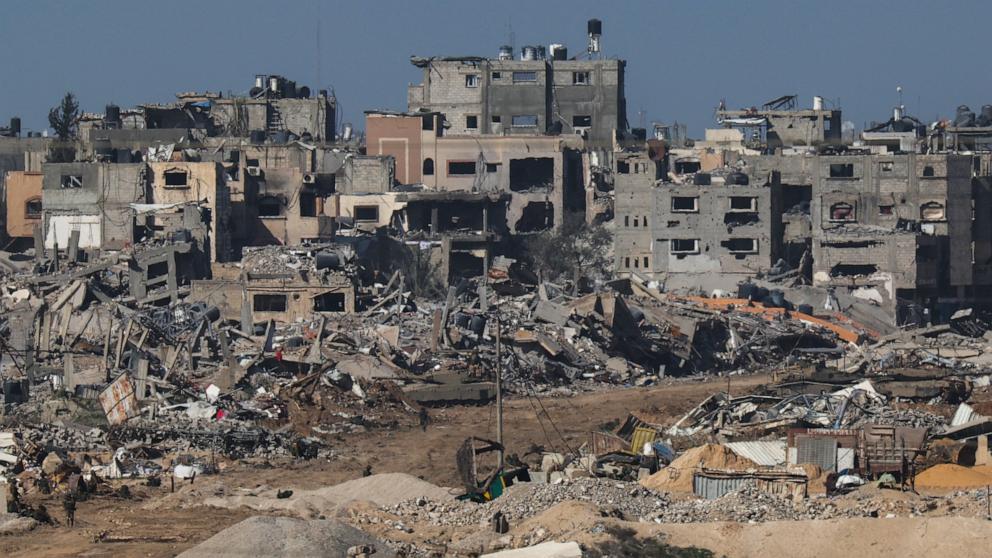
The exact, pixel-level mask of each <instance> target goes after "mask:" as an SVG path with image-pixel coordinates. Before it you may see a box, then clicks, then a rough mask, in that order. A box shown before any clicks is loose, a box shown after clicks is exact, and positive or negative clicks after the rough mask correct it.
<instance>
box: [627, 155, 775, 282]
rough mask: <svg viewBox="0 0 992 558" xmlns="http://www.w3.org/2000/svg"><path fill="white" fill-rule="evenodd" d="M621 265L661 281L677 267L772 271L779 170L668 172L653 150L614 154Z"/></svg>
mask: <svg viewBox="0 0 992 558" xmlns="http://www.w3.org/2000/svg"><path fill="white" fill-rule="evenodd" d="M616 167H617V168H616V174H615V184H616V230H615V233H614V246H615V256H616V264H615V269H616V272H617V273H618V274H619V275H621V276H625V275H630V274H636V275H639V276H641V277H644V278H650V279H659V280H663V279H666V278H670V277H672V276H673V275H676V274H708V275H712V274H726V275H727V276H728V277H731V278H733V279H734V280H735V281H736V280H737V279H740V278H743V277H745V276H751V275H756V274H758V273H760V272H766V271H768V270H769V268H771V267H772V265H774V264H775V262H776V261H777V259H778V254H779V252H780V248H781V246H780V243H781V238H782V221H781V208H780V206H779V203H780V199H781V186H780V185H779V183H778V178H777V175H776V174H774V173H770V174H768V175H764V176H759V175H755V174H751V175H749V174H746V173H744V172H742V171H741V170H737V169H724V170H721V171H720V172H719V173H717V172H714V173H703V172H697V173H694V174H691V175H682V176H681V177H680V179H681V183H676V182H672V181H671V180H666V179H662V175H663V171H664V163H663V162H662V161H656V160H653V159H652V158H651V157H650V156H649V155H648V153H647V152H638V153H618V154H617V155H616Z"/></svg>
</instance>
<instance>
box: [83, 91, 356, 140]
mask: <svg viewBox="0 0 992 558" xmlns="http://www.w3.org/2000/svg"><path fill="white" fill-rule="evenodd" d="M315 93H316V94H315ZM336 105H337V102H336V100H335V98H334V97H333V96H332V95H329V94H328V93H327V91H324V90H321V91H318V92H313V91H311V90H310V88H309V87H306V86H303V85H300V86H297V84H296V82H294V81H292V80H289V79H286V78H284V77H282V76H277V75H272V76H267V75H257V76H255V85H254V86H253V87H251V88H250V89H249V92H248V95H247V96H241V95H228V96H226V97H225V96H224V95H223V94H221V93H211V92H204V93H197V92H185V93H177V94H176V102H174V103H168V104H143V105H138V106H137V107H135V108H133V109H122V108H121V107H119V106H117V105H107V107H106V110H105V112H104V113H103V114H94V113H87V114H84V115H83V116H82V118H81V119H80V122H79V132H80V137H81V138H82V139H83V140H85V141H86V142H87V143H88V144H89V145H91V146H92V148H93V150H94V151H97V152H98V153H100V154H101V155H103V156H113V157H122V156H123V155H122V154H121V152H120V151H118V150H132V151H133V150H141V149H143V148H145V147H148V146H149V145H154V143H155V142H158V143H163V144H164V143H173V142H176V141H179V140H180V139H181V138H186V137H189V138H192V139H202V138H204V137H214V136H224V137H251V138H253V139H254V140H255V141H264V140H266V139H269V140H271V141H274V142H275V143H286V141H288V140H291V139H295V138H299V139H303V140H304V141H308V142H318V143H323V142H330V141H333V140H334V138H335V125H336V121H335V117H336ZM100 150H111V151H100Z"/></svg>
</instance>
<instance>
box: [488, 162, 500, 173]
mask: <svg viewBox="0 0 992 558" xmlns="http://www.w3.org/2000/svg"><path fill="white" fill-rule="evenodd" d="M500 164H501V163H486V172H499V166H500Z"/></svg>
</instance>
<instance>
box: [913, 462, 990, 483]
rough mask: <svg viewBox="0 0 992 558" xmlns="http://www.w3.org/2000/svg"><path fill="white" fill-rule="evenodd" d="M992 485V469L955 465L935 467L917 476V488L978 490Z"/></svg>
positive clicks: (946, 464) (944, 464) (948, 464)
mask: <svg viewBox="0 0 992 558" xmlns="http://www.w3.org/2000/svg"><path fill="white" fill-rule="evenodd" d="M990 484H992V467H990V466H987V465H986V466H982V467H962V466H961V465H954V464H953V463H942V464H940V465H934V466H933V467H930V468H929V469H927V470H926V471H923V472H922V473H920V474H918V475H916V487H917V488H977V487H981V486H987V485H990Z"/></svg>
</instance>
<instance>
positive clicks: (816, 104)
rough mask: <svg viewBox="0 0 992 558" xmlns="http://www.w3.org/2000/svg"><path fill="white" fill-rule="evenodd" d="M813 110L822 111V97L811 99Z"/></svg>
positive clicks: (817, 96)
mask: <svg viewBox="0 0 992 558" xmlns="http://www.w3.org/2000/svg"><path fill="white" fill-rule="evenodd" d="M813 110H823V97H821V96H819V95H816V96H814V97H813Z"/></svg>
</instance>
